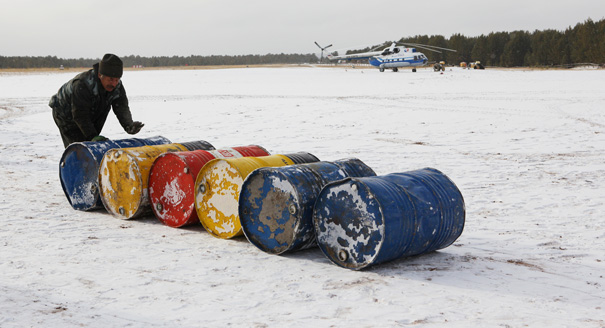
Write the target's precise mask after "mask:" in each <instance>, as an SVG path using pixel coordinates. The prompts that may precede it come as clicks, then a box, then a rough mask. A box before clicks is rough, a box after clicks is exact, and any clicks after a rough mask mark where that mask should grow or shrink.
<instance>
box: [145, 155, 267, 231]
mask: <svg viewBox="0 0 605 328" xmlns="http://www.w3.org/2000/svg"><path fill="white" fill-rule="evenodd" d="M267 155H269V152H267V151H266V150H265V149H264V148H263V147H261V146H257V145H250V146H242V147H232V148H223V149H218V150H201V149H200V150H193V151H182V152H174V153H164V154H162V155H160V156H159V157H158V158H156V160H155V161H154V162H153V165H152V166H151V171H150V173H149V199H150V201H151V209H152V210H153V213H154V214H155V216H156V217H157V218H158V219H159V220H160V221H161V222H162V223H163V224H165V225H167V226H170V227H174V228H177V227H182V226H185V225H189V224H193V223H197V224H200V220H199V219H198V217H197V212H196V211H195V196H194V190H195V179H196V177H197V175H198V173H199V172H200V170H201V169H202V167H203V166H204V164H206V163H207V162H208V161H210V160H213V159H215V158H240V157H249V156H267Z"/></svg>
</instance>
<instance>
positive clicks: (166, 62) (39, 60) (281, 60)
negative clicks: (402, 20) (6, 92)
mask: <svg viewBox="0 0 605 328" xmlns="http://www.w3.org/2000/svg"><path fill="white" fill-rule="evenodd" d="M120 58H121V59H122V61H123V62H124V67H133V66H143V67H169V66H211V65H266V64H300V63H316V62H317V61H318V60H319V59H318V57H317V56H316V55H314V54H283V53H282V54H267V55H242V56H194V55H192V56H159V57H155V56H154V57H141V56H134V55H130V56H121V57H120ZM99 60H100V58H97V59H84V58H79V59H63V58H57V57H56V56H46V57H30V56H21V57H5V56H0V68H58V67H65V68H68V67H91V66H92V65H94V64H95V63H98V62H99Z"/></svg>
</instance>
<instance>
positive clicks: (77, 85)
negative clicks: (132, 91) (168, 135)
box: [48, 54, 143, 148]
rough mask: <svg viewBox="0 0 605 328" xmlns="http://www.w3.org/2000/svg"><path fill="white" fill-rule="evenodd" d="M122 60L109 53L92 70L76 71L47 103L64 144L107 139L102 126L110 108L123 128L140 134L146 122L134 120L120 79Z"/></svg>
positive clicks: (130, 132)
mask: <svg viewBox="0 0 605 328" xmlns="http://www.w3.org/2000/svg"><path fill="white" fill-rule="evenodd" d="M122 72H123V64H122V60H121V59H120V58H118V56H116V55H113V54H106V55H105V56H103V59H102V60H101V61H100V62H99V63H97V64H94V65H93V68H92V69H91V70H89V71H86V72H83V73H80V74H78V75H76V77H74V78H73V79H71V80H70V81H69V82H67V83H65V84H64V85H63V86H62V87H61V88H60V89H59V91H58V92H57V94H56V95H54V96H52V98H51V99H50V102H49V103H48V105H49V106H50V107H51V108H52V109H53V118H54V120H55V123H56V124H57V127H58V128H59V132H60V133H61V139H63V145H64V146H65V148H67V146H69V144H70V143H72V142H80V141H104V140H107V138H105V137H103V136H101V130H102V129H103V125H105V120H107V115H108V114H109V110H110V108H113V112H114V114H115V115H116V117H117V118H118V121H119V122H120V125H122V127H123V128H124V131H126V132H128V133H129V134H137V133H138V132H139V131H140V130H141V128H142V127H143V123H141V122H138V121H135V122H133V121H132V114H130V108H129V107H128V98H127V97H126V91H125V90H124V86H123V85H122V82H121V81H120V78H121V77H122Z"/></svg>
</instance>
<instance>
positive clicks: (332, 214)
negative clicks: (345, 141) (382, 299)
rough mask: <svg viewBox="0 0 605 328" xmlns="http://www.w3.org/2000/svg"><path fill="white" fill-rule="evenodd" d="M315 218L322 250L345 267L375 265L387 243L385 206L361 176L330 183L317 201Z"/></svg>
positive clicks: (360, 267) (356, 268) (356, 267)
mask: <svg viewBox="0 0 605 328" xmlns="http://www.w3.org/2000/svg"><path fill="white" fill-rule="evenodd" d="M313 221H314V224H315V231H316V233H317V242H318V244H319V247H320V248H321V250H322V252H323V253H324V254H325V255H326V256H327V257H328V258H329V259H330V260H331V261H332V262H334V263H335V264H337V265H339V266H342V267H345V268H349V269H355V270H359V269H363V268H364V267H366V266H368V265H370V264H372V263H373V262H374V261H375V259H376V257H377V255H378V254H379V251H380V248H381V247H382V245H383V242H384V238H385V223H384V216H383V211H382V206H381V204H380V202H379V201H378V200H377V199H376V197H375V196H374V194H373V193H372V191H371V190H370V188H368V186H367V185H365V184H364V183H363V182H362V181H361V179H360V178H346V179H343V180H340V181H337V182H333V183H330V184H328V185H326V186H325V187H324V188H323V190H322V191H321V193H320V194H319V196H318V198H317V201H316V203H315V207H314V211H313Z"/></svg>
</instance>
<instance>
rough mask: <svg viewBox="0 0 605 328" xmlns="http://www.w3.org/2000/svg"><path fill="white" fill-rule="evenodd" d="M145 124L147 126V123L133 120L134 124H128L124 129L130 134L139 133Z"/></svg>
mask: <svg viewBox="0 0 605 328" xmlns="http://www.w3.org/2000/svg"><path fill="white" fill-rule="evenodd" d="M143 126H145V124H143V123H141V122H139V121H134V122H132V124H130V125H129V126H127V127H126V129H124V131H126V132H128V134H137V133H139V131H141V128H143Z"/></svg>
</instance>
